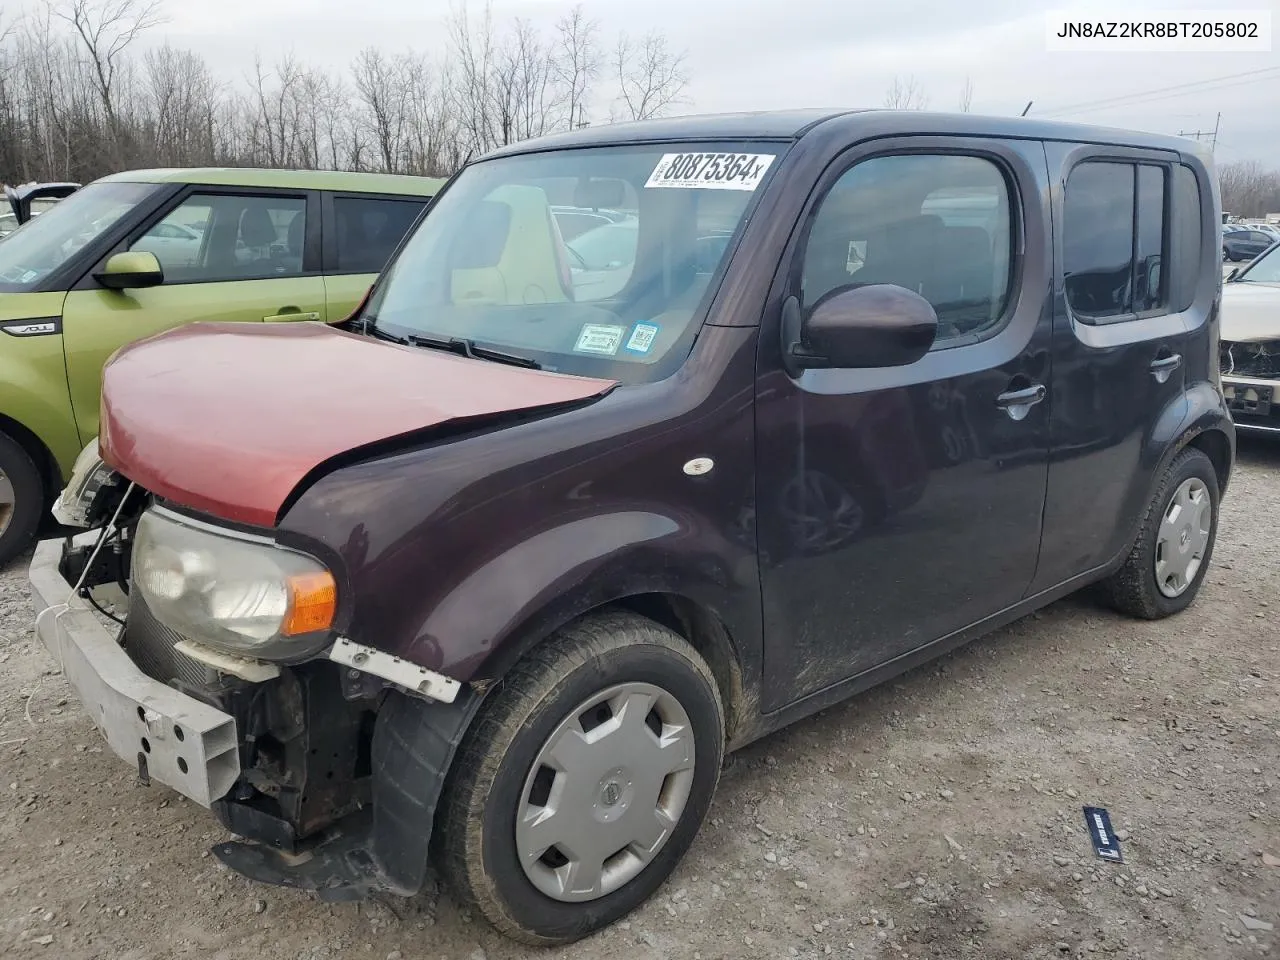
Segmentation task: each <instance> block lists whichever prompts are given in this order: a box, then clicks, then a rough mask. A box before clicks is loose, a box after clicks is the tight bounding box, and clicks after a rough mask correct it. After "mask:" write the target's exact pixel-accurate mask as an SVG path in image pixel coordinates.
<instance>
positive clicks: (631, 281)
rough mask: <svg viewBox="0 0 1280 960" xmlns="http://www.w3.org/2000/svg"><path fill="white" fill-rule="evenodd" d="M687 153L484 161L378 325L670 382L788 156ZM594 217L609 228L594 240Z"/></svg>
mask: <svg viewBox="0 0 1280 960" xmlns="http://www.w3.org/2000/svg"><path fill="white" fill-rule="evenodd" d="M676 149H678V150H679V152H673V150H672V148H671V147H670V146H667V147H661V146H615V147H602V148H594V149H584V150H558V151H550V152H547V153H542V154H529V155H525V156H514V157H505V158H500V159H497V160H489V161H484V162H481V163H477V164H475V165H474V166H472V167H470V168H468V169H467V170H465V171H463V173H462V175H461V176H459V177H458V179H457V180H456V181H455V183H454V184H453V185H452V186H451V187H450V188H449V189H448V190H446V191H445V192H444V193H443V194H442V195H441V196H440V197H439V198H438V199H437V200H436V202H435V203H434V204H433V205H432V207H431V209H430V212H429V213H428V214H427V216H426V217H425V218H424V219H423V220H422V222H421V224H420V225H419V227H418V229H417V231H416V232H415V233H414V234H413V236H412V237H411V238H410V239H409V240H408V242H407V243H406V244H405V246H404V248H403V250H402V251H401V252H400V254H399V256H397V257H396V259H395V261H394V262H393V263H392V264H391V265H390V266H389V268H388V269H387V271H386V273H385V275H384V276H383V278H382V280H381V281H380V282H379V284H378V289H377V290H376V291H375V292H374V295H373V297H372V298H371V300H370V302H369V305H368V308H367V312H366V315H365V318H366V320H368V319H370V318H372V322H373V323H374V324H375V325H376V328H377V330H379V331H381V332H382V333H384V334H390V335H393V336H397V337H406V336H414V335H416V336H423V337H430V338H432V339H434V340H448V339H450V338H455V337H456V338H465V339H468V340H471V341H473V342H474V343H475V344H476V345H477V346H488V347H491V348H493V349H501V350H503V351H506V352H508V353H514V354H518V355H520V356H523V357H526V358H529V359H532V360H535V361H536V362H537V363H539V364H540V365H541V366H542V367H543V368H544V369H547V370H556V371H560V372H564V373H574V374H581V375H585V376H598V377H607V378H610V379H616V380H619V381H622V382H624V383H628V382H631V383H634V382H641V381H645V380H651V379H657V378H660V377H661V376H665V375H667V373H669V372H670V370H671V369H672V366H673V365H678V364H679V362H681V354H687V351H688V349H689V346H690V344H691V343H692V340H693V337H694V335H695V334H696V332H697V326H698V324H697V323H696V320H697V319H698V318H700V316H701V315H702V312H703V311H704V310H705V308H706V300H707V296H708V290H709V289H710V287H711V283H712V279H713V277H714V276H715V275H716V273H717V271H718V269H719V267H720V265H721V262H722V260H723V259H724V256H725V251H726V250H727V248H728V246H729V240H730V239H731V238H732V236H733V235H734V232H735V231H736V230H737V229H738V228H739V226H740V224H741V223H742V222H743V221H744V219H745V217H746V215H747V211H748V209H749V208H750V205H751V203H752V200H753V198H754V197H755V196H756V195H757V194H758V193H759V191H760V189H761V185H762V184H763V183H764V181H765V178H766V176H767V173H768V172H769V171H770V170H771V169H772V167H773V166H774V160H775V155H776V151H777V146H776V145H766V146H757V145H747V144H742V143H734V144H699V145H696V146H691V145H681V146H680V147H678V148H676ZM592 211H598V216H599V218H600V219H599V221H597V223H596V224H595V225H593V226H590V227H589V228H588V229H585V230H583V229H582V227H583V226H584V224H583V219H584V216H585V215H588V214H590V213H591V212H592ZM561 220H563V221H564V222H563V223H561V222H560V221H561ZM566 237H572V239H570V240H568V241H566V239H565V238H566ZM664 360H667V361H668V362H667V363H663V361H664Z"/></svg>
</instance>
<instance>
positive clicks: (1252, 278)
mask: <svg viewBox="0 0 1280 960" xmlns="http://www.w3.org/2000/svg"><path fill="white" fill-rule="evenodd" d="M1277 250H1280V246H1272V247H1270V248H1268V249H1267V251H1266V252H1265V253H1261V254H1259V255H1258V256H1257V257H1256V258H1255V259H1254V261H1253V263H1251V264H1249V266H1248V267H1247V268H1245V271H1244V272H1243V273H1242V274H1241V275H1240V276H1238V277H1236V279H1237V280H1239V281H1242V282H1245V283H1280V256H1277V255H1276V251H1277Z"/></svg>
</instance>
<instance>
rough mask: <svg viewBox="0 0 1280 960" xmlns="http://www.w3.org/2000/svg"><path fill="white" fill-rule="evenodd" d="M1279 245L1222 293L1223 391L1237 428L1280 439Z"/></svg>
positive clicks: (1237, 273) (1229, 282)
mask: <svg viewBox="0 0 1280 960" xmlns="http://www.w3.org/2000/svg"><path fill="white" fill-rule="evenodd" d="M1277 250H1280V245H1276V246H1272V247H1271V248H1270V249H1269V250H1267V251H1266V252H1265V253H1263V254H1261V255H1259V256H1258V257H1257V258H1256V259H1255V260H1254V261H1253V262H1252V263H1250V264H1249V265H1248V266H1247V267H1244V268H1243V269H1241V270H1236V271H1234V272H1233V273H1232V274H1231V276H1230V278H1229V279H1228V280H1227V282H1226V283H1225V284H1224V285H1223V289H1222V328H1221V343H1220V347H1219V358H1220V363H1221V371H1222V392H1223V395H1224V396H1225V397H1226V400H1227V406H1228V407H1229V408H1230V409H1231V416H1232V419H1234V420H1235V424H1236V429H1237V430H1239V431H1242V432H1251V433H1271V434H1277V435H1280V253H1277Z"/></svg>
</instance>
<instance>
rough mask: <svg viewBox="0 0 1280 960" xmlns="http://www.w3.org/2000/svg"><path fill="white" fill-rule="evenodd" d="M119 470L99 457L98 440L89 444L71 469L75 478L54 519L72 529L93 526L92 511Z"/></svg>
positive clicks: (62, 498)
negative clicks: (100, 494)
mask: <svg viewBox="0 0 1280 960" xmlns="http://www.w3.org/2000/svg"><path fill="white" fill-rule="evenodd" d="M114 477H115V471H114V470H112V469H111V468H110V467H108V466H107V465H106V464H105V463H103V462H102V458H101V457H99V456H98V438H97V437H94V439H93V440H92V441H91V442H89V443H88V444H86V445H85V448H84V449H83V450H81V451H80V454H79V456H77V457H76V462H75V463H74V464H73V465H72V467H71V479H70V480H68V481H67V485H66V486H65V487H64V488H63V490H62V495H61V496H59V497H58V500H57V502H56V503H55V504H54V505H53V516H54V518H55V519H56V520H57V521H58V522H59V523H62V524H65V525H66V526H68V527H87V526H89V511H90V510H91V509H92V508H93V503H94V501H95V500H96V499H97V497H98V494H99V493H100V492H101V491H102V488H103V487H104V486H106V485H107V484H108V483H110V482H111V480H112V479H113V478H114Z"/></svg>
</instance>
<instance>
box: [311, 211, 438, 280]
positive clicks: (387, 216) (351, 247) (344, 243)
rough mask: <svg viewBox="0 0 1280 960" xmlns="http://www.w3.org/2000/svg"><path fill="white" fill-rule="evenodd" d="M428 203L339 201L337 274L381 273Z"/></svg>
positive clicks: (336, 216)
mask: <svg viewBox="0 0 1280 960" xmlns="http://www.w3.org/2000/svg"><path fill="white" fill-rule="evenodd" d="M426 203H427V201H426V200H375V199H371V198H364V197H335V198H334V201H333V215H334V220H336V221H337V241H338V242H337V248H338V249H337V253H338V266H337V272H338V273H378V272H380V271H381V270H382V268H383V267H385V266H386V265H387V260H388V259H389V258H390V257H391V254H392V252H393V251H394V250H395V248H396V246H397V245H398V244H399V243H400V241H401V240H402V239H403V238H404V235H405V233H407V232H408V230H409V228H410V227H411V226H413V221H414V220H416V219H417V218H418V214H419V213H421V212H422V208H423V207H424V206H426Z"/></svg>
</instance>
